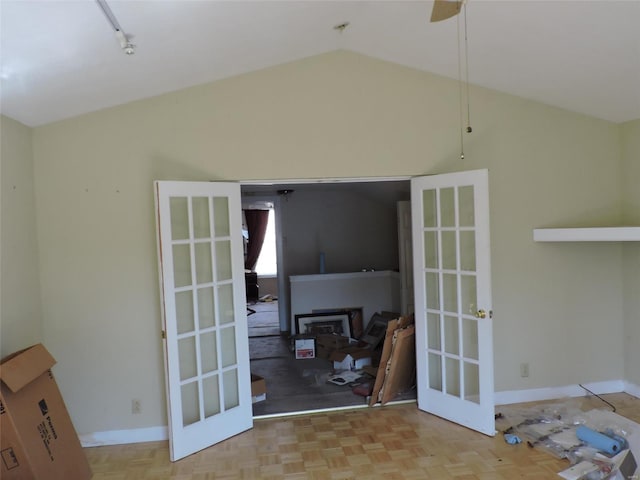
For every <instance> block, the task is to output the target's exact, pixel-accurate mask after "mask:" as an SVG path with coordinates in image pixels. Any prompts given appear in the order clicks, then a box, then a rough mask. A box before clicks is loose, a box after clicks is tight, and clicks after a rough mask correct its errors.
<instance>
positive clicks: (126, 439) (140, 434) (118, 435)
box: [79, 427, 169, 447]
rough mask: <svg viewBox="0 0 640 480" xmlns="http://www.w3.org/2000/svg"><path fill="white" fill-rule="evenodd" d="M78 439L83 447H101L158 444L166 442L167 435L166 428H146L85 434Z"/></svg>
mask: <svg viewBox="0 0 640 480" xmlns="http://www.w3.org/2000/svg"><path fill="white" fill-rule="evenodd" d="M79 437H80V443H81V444H82V446H83V447H101V446H104V445H121V444H123V443H142V442H159V441H163V440H168V439H169V434H168V430H167V427H148V428H134V429H131V430H110V431H107V432H95V433H87V434H84V435H79Z"/></svg>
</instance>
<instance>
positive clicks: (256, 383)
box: [251, 373, 267, 403]
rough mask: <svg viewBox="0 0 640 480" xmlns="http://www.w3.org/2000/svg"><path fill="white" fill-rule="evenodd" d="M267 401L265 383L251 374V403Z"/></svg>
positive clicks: (257, 376)
mask: <svg viewBox="0 0 640 480" xmlns="http://www.w3.org/2000/svg"><path fill="white" fill-rule="evenodd" d="M266 399H267V382H265V381H264V378H262V377H261V376H260V375H256V374H255V373H252V374H251V403H257V402H262V401H263V400H266Z"/></svg>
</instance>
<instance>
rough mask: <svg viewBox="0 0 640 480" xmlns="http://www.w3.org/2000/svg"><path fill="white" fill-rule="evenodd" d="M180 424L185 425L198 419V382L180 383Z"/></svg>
mask: <svg viewBox="0 0 640 480" xmlns="http://www.w3.org/2000/svg"><path fill="white" fill-rule="evenodd" d="M180 393H181V394H182V395H181V396H182V425H183V426H185V427H186V426H187V425H191V424H193V423H196V422H198V421H200V400H199V398H198V382H197V381H196V382H191V383H187V384H184V385H182V387H181V388H180Z"/></svg>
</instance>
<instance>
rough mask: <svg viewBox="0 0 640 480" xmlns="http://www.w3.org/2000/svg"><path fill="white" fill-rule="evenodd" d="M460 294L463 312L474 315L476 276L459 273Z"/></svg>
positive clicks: (476, 307) (476, 305)
mask: <svg viewBox="0 0 640 480" xmlns="http://www.w3.org/2000/svg"><path fill="white" fill-rule="evenodd" d="M460 295H461V297H462V298H461V304H462V310H463V312H466V313H467V314H469V315H475V313H476V311H477V310H478V297H477V291H476V276H475V275H461V276H460Z"/></svg>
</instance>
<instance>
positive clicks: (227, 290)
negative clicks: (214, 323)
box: [218, 283, 235, 325]
mask: <svg viewBox="0 0 640 480" xmlns="http://www.w3.org/2000/svg"><path fill="white" fill-rule="evenodd" d="M218 305H219V310H218V315H219V316H220V317H219V325H226V324H227V323H231V322H233V321H234V320H235V318H234V313H233V285H231V284H230V283H229V284H226V285H220V286H219V287H218Z"/></svg>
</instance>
